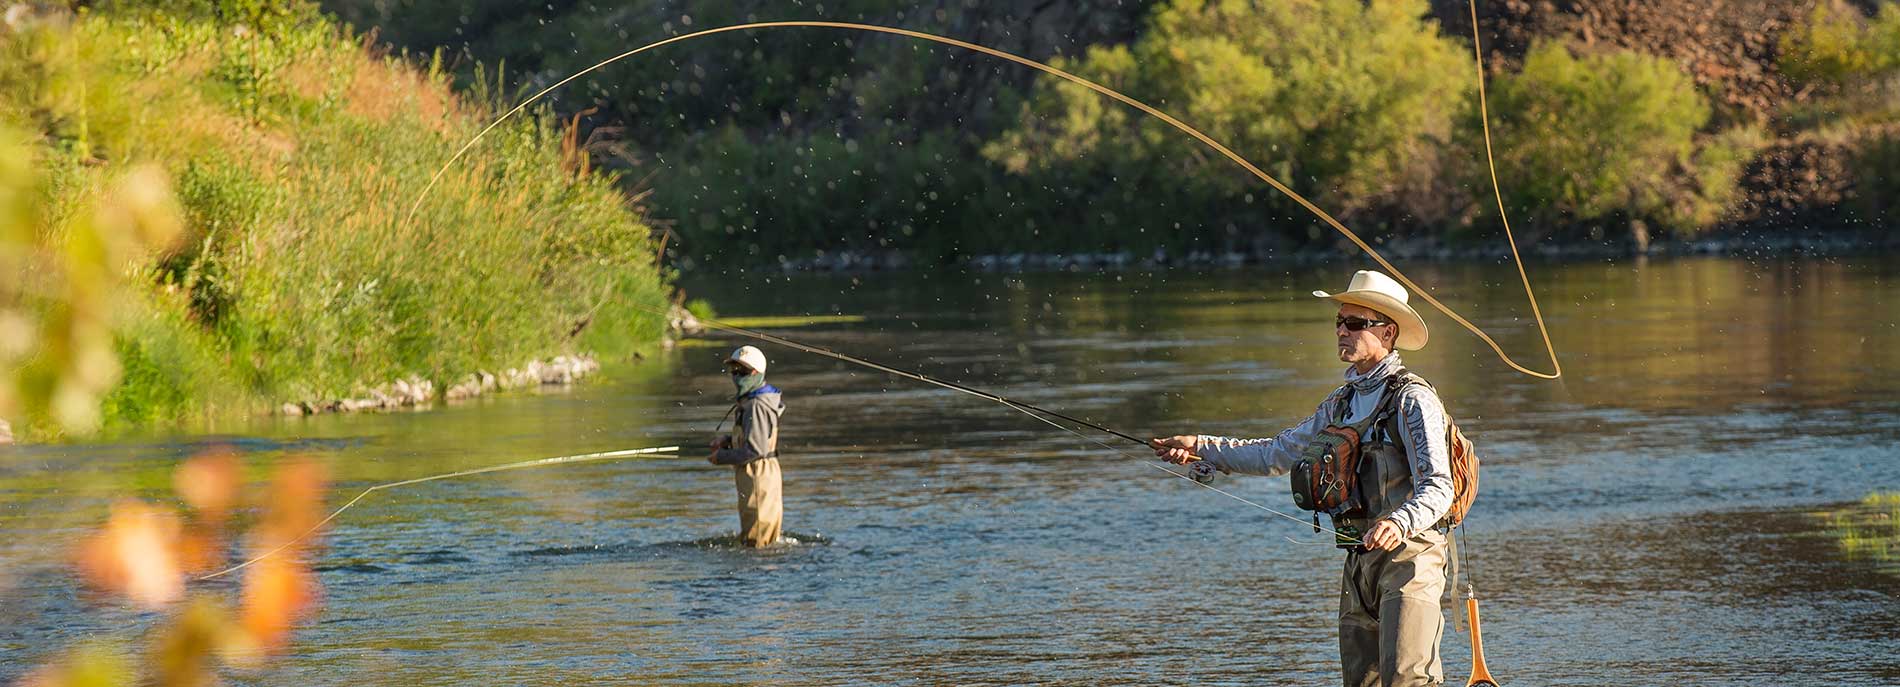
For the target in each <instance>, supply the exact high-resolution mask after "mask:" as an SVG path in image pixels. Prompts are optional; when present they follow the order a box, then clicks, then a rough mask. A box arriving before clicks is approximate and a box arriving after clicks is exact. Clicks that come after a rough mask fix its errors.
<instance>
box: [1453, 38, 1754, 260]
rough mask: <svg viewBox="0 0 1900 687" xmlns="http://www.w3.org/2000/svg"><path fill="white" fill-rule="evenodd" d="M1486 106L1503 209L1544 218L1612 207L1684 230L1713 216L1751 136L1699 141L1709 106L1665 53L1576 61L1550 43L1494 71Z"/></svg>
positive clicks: (1609, 211)
mask: <svg viewBox="0 0 1900 687" xmlns="http://www.w3.org/2000/svg"><path fill="white" fill-rule="evenodd" d="M1491 112H1492V115H1493V117H1492V127H1493V131H1494V133H1495V134H1496V141H1497V144H1498V147H1497V150H1498V158H1497V163H1498V175H1499V177H1500V178H1501V179H1504V180H1506V183H1505V184H1504V185H1503V192H1504V198H1505V202H1506V205H1507V207H1508V208H1509V210H1510V212H1511V213H1512V214H1513V215H1514V216H1523V217H1527V218H1529V219H1530V220H1531V221H1532V222H1533V223H1536V224H1543V225H1546V226H1549V225H1564V224H1575V223H1579V222H1587V221H1590V220H1597V219H1602V218H1607V217H1610V216H1613V215H1620V216H1623V217H1626V218H1629V219H1644V218H1647V219H1653V220H1657V221H1659V222H1662V223H1663V224H1665V225H1667V226H1671V227H1674V228H1676V229H1678V230H1683V229H1691V228H1695V227H1698V226H1701V225H1703V224H1706V223H1708V222H1711V221H1713V220H1714V219H1715V218H1716V216H1717V215H1718V214H1719V210H1720V209H1721V206H1722V205H1725V204H1726V201H1727V200H1728V198H1729V197H1730V194H1732V192H1733V190H1734V185H1735V177H1736V175H1737V174H1738V173H1739V171H1740V166H1741V163H1742V162H1743V161H1745V160H1746V157H1747V156H1746V155H1745V154H1741V153H1739V151H1741V150H1744V149H1746V148H1747V147H1749V140H1750V138H1751V137H1750V136H1748V135H1747V134H1746V132H1730V133H1728V134H1724V135H1722V136H1717V137H1712V138H1710V139H1709V140H1708V141H1707V142H1700V143H1699V142H1698V132H1699V131H1701V130H1702V128H1703V127H1704V126H1705V125H1707V124H1708V122H1709V118H1710V114H1711V113H1710V108H1709V104H1708V102H1707V101H1706V99H1704V98H1703V96H1702V95H1701V94H1700V93H1698V92H1697V91H1696V89H1695V84H1694V82H1693V81H1691V80H1690V78H1689V77H1688V75H1686V74H1683V73H1682V71H1681V70H1680V69H1678V68H1677V66H1676V65H1675V64H1673V63H1671V62H1669V61H1667V60H1664V59H1662V58H1659V57H1654V56H1650V55H1644V54H1641V53H1636V52H1631V51H1616V52H1609V53H1592V54H1589V55H1584V56H1581V57H1580V56H1576V55H1572V54H1571V52H1570V50H1569V49H1568V48H1567V47H1565V46H1564V45H1563V44H1561V43H1555V42H1551V43H1543V44H1540V45H1537V46H1535V47H1533V48H1532V49H1531V52H1530V54H1529V55H1527V56H1526V57H1525V60H1524V68H1523V70H1522V71H1520V72H1518V73H1517V74H1511V75H1507V76H1504V77H1501V78H1499V79H1497V82H1496V85H1495V87H1494V88H1493V89H1492V96H1491ZM1476 126H1477V125H1476V123H1475V122H1473V124H1472V129H1475V128H1476ZM1480 187H1481V186H1480Z"/></svg>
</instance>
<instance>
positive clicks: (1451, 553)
mask: <svg viewBox="0 0 1900 687" xmlns="http://www.w3.org/2000/svg"><path fill="white" fill-rule="evenodd" d="M1411 374H1412V373H1411V371H1410V370H1407V369H1405V368H1402V367H1401V368H1399V371H1398V372H1395V373H1393V375H1392V379H1393V381H1392V383H1390V384H1389V385H1388V386H1387V387H1386V393H1387V394H1389V395H1390V398H1389V399H1381V400H1380V402H1379V407H1380V409H1381V410H1375V411H1373V415H1374V416H1375V417H1376V416H1377V415H1378V414H1379V413H1380V412H1381V411H1383V410H1384V409H1385V407H1386V403H1387V401H1390V402H1391V411H1392V412H1391V414H1390V417H1389V418H1378V419H1377V420H1375V425H1376V426H1377V427H1378V430H1379V431H1381V432H1384V433H1386V434H1387V435H1389V436H1390V437H1392V439H1393V441H1394V442H1395V443H1397V444H1398V446H1399V450H1400V451H1403V452H1404V453H1405V464H1406V469H1407V470H1408V471H1410V472H1412V478H1413V480H1414V483H1413V486H1414V488H1416V487H1417V482H1416V480H1417V479H1418V473H1417V471H1416V469H1415V468H1414V466H1413V465H1412V454H1411V450H1410V449H1409V448H1407V447H1406V443H1405V426H1404V425H1405V418H1404V416H1403V415H1401V414H1400V413H1399V411H1398V395H1399V392H1400V391H1403V390H1404V389H1405V387H1408V386H1411V385H1413V384H1424V385H1425V388H1427V389H1430V388H1432V385H1431V384H1430V383H1427V382H1425V381H1424V380H1417V379H1416V378H1414V377H1412V376H1411ZM1433 391H1434V393H1436V390H1435V389H1434V390H1433ZM1450 421H1451V420H1450V419H1449V418H1447V419H1446V422H1447V423H1449V422H1450ZM1394 430H1396V431H1394ZM1450 448H1451V447H1449V446H1447V447H1446V450H1450ZM1447 467H1449V466H1447ZM1439 524H1440V523H1433V524H1432V526H1431V528H1430V529H1439V527H1438V526H1439ZM1444 530H1445V591H1444V592H1443V593H1441V594H1440V595H1439V599H1438V602H1439V605H1440V606H1446V605H1450V604H1452V603H1453V602H1455V601H1456V600H1457V598H1458V578H1459V575H1462V574H1464V572H1465V566H1464V561H1463V560H1461V558H1462V556H1461V553H1462V552H1460V551H1459V550H1458V532H1457V528H1455V527H1446V528H1444ZM1464 587H1465V590H1466V593H1467V594H1472V595H1475V590H1473V589H1472V587H1471V581H1470V580H1469V579H1466V580H1465V582H1464ZM1451 615H1452V630H1453V631H1456V632H1464V631H1465V628H1466V626H1467V625H1468V624H1469V623H1467V622H1466V620H1465V615H1464V614H1462V613H1453V614H1451Z"/></svg>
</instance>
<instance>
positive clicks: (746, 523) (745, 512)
mask: <svg viewBox="0 0 1900 687" xmlns="http://www.w3.org/2000/svg"><path fill="white" fill-rule="evenodd" d="M732 485H733V486H734V487H736V488H738V490H739V540H740V541H743V542H745V545H746V546H770V545H772V544H774V543H777V542H778V531H779V525H780V524H782V523H783V522H784V521H785V503H784V501H782V500H781V493H782V491H783V490H782V488H781V486H780V484H779V473H778V459H777V458H760V459H758V460H755V461H752V462H750V463H746V464H745V465H734V466H732Z"/></svg>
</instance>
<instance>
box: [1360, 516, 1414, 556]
mask: <svg viewBox="0 0 1900 687" xmlns="http://www.w3.org/2000/svg"><path fill="white" fill-rule="evenodd" d="M1360 541H1362V542H1365V544H1366V548H1368V549H1372V550H1373V551H1390V550H1392V549H1396V548H1399V543H1400V542H1403V541H1405V533H1404V532H1400V531H1399V526H1398V525H1396V524H1394V523H1393V522H1392V521H1391V520H1380V521H1379V524H1377V525H1373V526H1372V529H1371V530H1368V531H1367V532H1366V536H1365V537H1364V538H1361V539H1360Z"/></svg>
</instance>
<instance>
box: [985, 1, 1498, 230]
mask: <svg viewBox="0 0 1900 687" xmlns="http://www.w3.org/2000/svg"><path fill="white" fill-rule="evenodd" d="M1427 9H1428V8H1427V6H1426V4H1425V3H1424V2H1418V1H1413V0H1376V1H1374V2H1370V3H1367V2H1360V1H1359V0H1297V1H1291V2H1274V3H1255V2H1247V1H1244V0H1174V1H1172V2H1169V3H1166V4H1164V5H1162V6H1160V7H1159V8H1157V9H1156V11H1155V14H1154V15H1153V17H1152V18H1151V20H1150V21H1149V26H1148V29H1147V31H1145V32H1144V33H1143V34H1142V35H1141V37H1140V39H1138V40H1137V41H1136V42H1135V43H1134V44H1133V45H1132V46H1112V47H1102V46H1097V47H1091V48H1090V49H1089V50H1088V52H1087V54H1086V55H1085V56H1083V57H1082V58H1081V59H1079V60H1060V61H1058V62H1057V66H1059V67H1062V68H1064V69H1068V70H1070V71H1074V72H1076V73H1078V74H1079V75H1081V76H1084V77H1086V78H1089V79H1091V80H1095V81H1098V82H1100V83H1103V84H1104V85H1107V86H1109V87H1111V88H1115V89H1117V90H1122V91H1124V92H1127V93H1129V94H1131V95H1133V96H1134V97H1136V98H1139V99H1142V100H1144V101H1146V102H1149V103H1151V104H1153V105H1155V106H1156V107H1158V108H1161V109H1164V110H1166V111H1169V112H1171V113H1172V114H1174V115H1175V116H1177V117H1179V118H1180V119H1182V120H1183V121H1185V122H1188V123H1190V124H1192V125H1194V126H1195V127H1197V128H1200V129H1201V130H1203V131H1205V132H1206V133H1208V134H1209V135H1210V136H1212V137H1214V138H1215V139H1217V140H1220V141H1223V142H1226V143H1227V144H1228V145H1229V146H1230V147H1232V148H1234V149H1235V151H1236V152H1239V153H1240V154H1241V155H1243V156H1247V157H1249V158H1251V159H1253V160H1255V161H1256V162H1257V163H1259V164H1260V165H1261V166H1262V167H1263V168H1264V169H1266V170H1267V171H1268V172H1269V173H1270V174H1274V175H1275V176H1276V177H1278V178H1279V179H1280V180H1281V181H1283V182H1286V183H1287V184H1288V185H1290V186H1292V187H1293V188H1294V189H1295V190H1297V191H1299V192H1301V193H1302V194H1304V195H1307V196H1308V197H1310V198H1313V199H1314V201H1315V202H1317V203H1319V204H1320V205H1322V206H1324V207H1328V208H1334V209H1342V210H1346V211H1351V210H1353V209H1356V208H1364V207H1367V206H1371V205H1374V204H1377V203H1380V202H1382V201H1388V200H1390V199H1391V198H1392V197H1393V194H1394V193H1395V192H1396V191H1397V190H1398V189H1401V188H1405V187H1419V186H1424V185H1428V184H1429V183H1430V181H1431V180H1432V178H1433V177H1434V176H1435V175H1436V173H1437V159H1438V153H1439V152H1440V150H1441V149H1442V147H1443V143H1444V142H1445V141H1446V140H1447V139H1448V138H1449V137H1450V134H1451V132H1452V127H1453V124H1454V122H1455V116H1456V114H1457V113H1458V111H1459V109H1460V108H1461V107H1462V103H1463V100H1464V93H1465V92H1466V91H1467V90H1468V89H1470V88H1472V86H1473V84H1472V81H1471V78H1472V70H1471V67H1470V63H1469V62H1468V61H1467V60H1466V59H1465V58H1464V57H1463V55H1464V51H1463V49H1462V48H1460V47H1459V45H1458V44H1457V43H1456V42H1454V41H1452V40H1450V39H1447V38H1446V37H1444V36H1441V35H1439V33H1438V30H1437V28H1436V26H1435V25H1434V24H1432V23H1430V22H1428V21H1427V20H1426V18H1425V15H1426V13H1427ZM1042 83H1043V84H1044V85H1042V86H1041V87H1040V88H1038V90H1037V92H1036V93H1035V95H1034V97H1033V98H1032V99H1031V102H1030V103H1029V104H1028V105H1027V106H1025V107H1024V109H1023V116H1022V120H1021V123H1020V125H1019V126H1018V127H1017V128H1015V129H1014V130H1012V131H1010V132H1009V133H1007V134H1006V135H1004V136H1003V137H1001V138H1000V139H998V140H997V141H995V142H993V143H992V144H990V145H989V146H987V147H986V148H985V149H984V152H985V154H986V155H987V156H989V157H990V158H991V159H993V160H995V161H997V162H999V163H1001V164H1002V165H1004V166H1005V167H1007V168H1008V169H1009V170H1011V171H1013V172H1017V173H1035V172H1039V171H1044V170H1049V169H1052V168H1056V167H1074V168H1083V169H1089V170H1093V171H1095V173H1097V174H1102V175H1120V174H1127V173H1128V172H1127V171H1126V170H1129V169H1142V170H1144V172H1145V173H1146V174H1148V175H1151V176H1154V177H1156V178H1157V179H1170V180H1173V181H1174V183H1178V184H1182V185H1188V186H1193V187H1198V188H1199V189H1203V190H1204V191H1206V192H1211V193H1213V194H1216V195H1219V196H1225V197H1230V198H1231V197H1237V196H1240V195H1241V194H1244V193H1248V192H1262V193H1272V192H1271V191H1270V190H1264V189H1263V188H1262V187H1261V186H1260V184H1259V182H1258V181H1256V180H1254V179H1253V178H1252V177H1251V176H1249V175H1247V174H1245V173H1244V172H1242V171H1240V170H1237V169H1235V167H1234V166H1233V164H1232V163H1231V162H1229V161H1227V160H1226V159H1224V158H1221V157H1219V156H1217V155H1213V154H1210V153H1208V152H1207V151H1205V150H1203V149H1201V148H1200V147H1199V145H1198V144H1197V143H1196V142H1194V141H1192V140H1191V139H1188V138H1187V137H1186V136H1185V135H1183V134H1181V133H1179V132H1177V131H1175V130H1174V129H1173V128H1172V127H1168V126H1167V125H1166V124H1164V123H1161V122H1158V121H1154V120H1152V118H1148V117H1146V116H1143V115H1141V114H1140V113H1138V112H1134V111H1132V110H1130V109H1128V108H1127V107H1125V106H1123V105H1120V104H1118V103H1114V102H1110V101H1108V100H1106V99H1104V98H1102V97H1100V96H1098V95H1096V94H1094V93H1091V92H1088V91H1087V90H1086V89H1083V88H1082V87H1080V86H1077V85H1074V84H1069V83H1066V82H1057V81H1056V80H1054V79H1047V80H1045V81H1043V82H1042ZM1271 203H1272V204H1274V205H1277V206H1279V207H1287V208H1290V206H1291V204H1290V203H1283V202H1280V201H1278V200H1275V201H1271Z"/></svg>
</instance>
